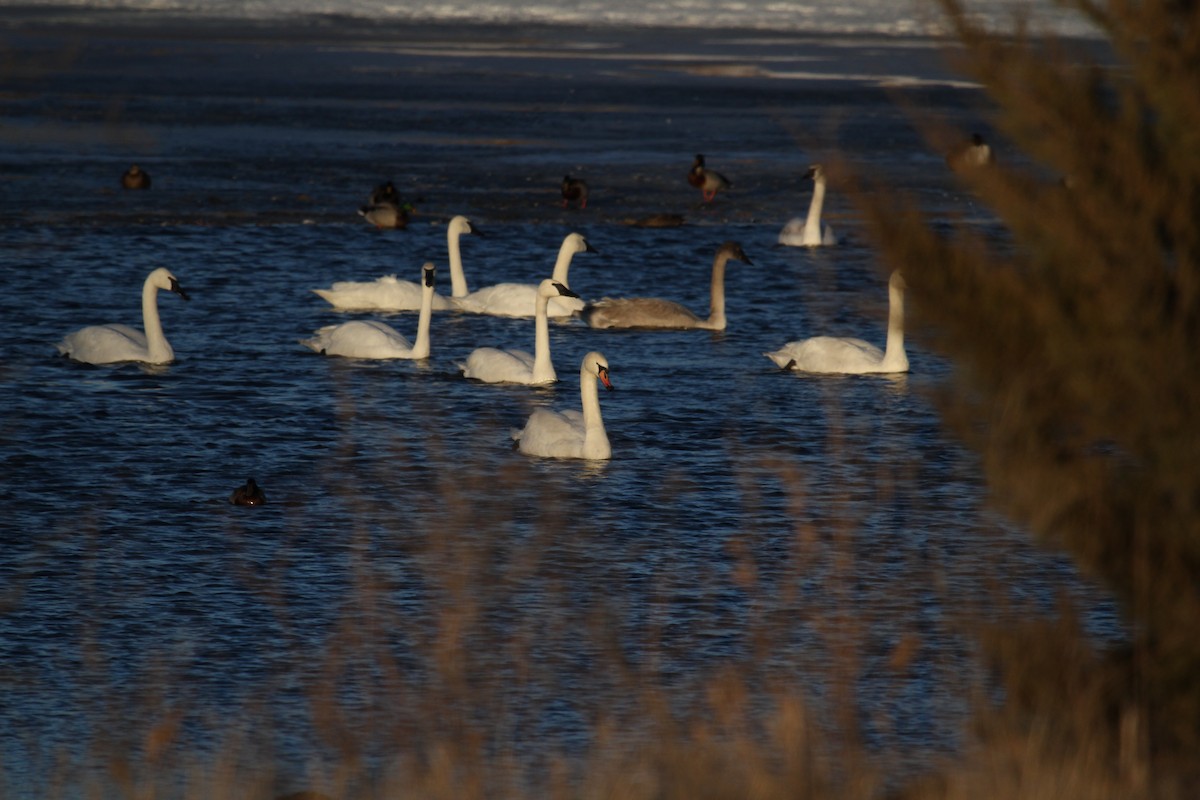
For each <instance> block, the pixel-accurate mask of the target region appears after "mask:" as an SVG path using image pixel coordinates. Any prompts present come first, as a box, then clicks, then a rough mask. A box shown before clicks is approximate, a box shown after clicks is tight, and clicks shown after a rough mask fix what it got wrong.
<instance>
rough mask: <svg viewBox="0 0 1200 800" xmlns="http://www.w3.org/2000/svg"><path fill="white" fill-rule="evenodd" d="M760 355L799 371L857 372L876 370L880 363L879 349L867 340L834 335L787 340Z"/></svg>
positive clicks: (881, 358) (881, 360) (782, 366)
mask: <svg viewBox="0 0 1200 800" xmlns="http://www.w3.org/2000/svg"><path fill="white" fill-rule="evenodd" d="M764 355H766V357H767V358H769V359H771V360H772V361H774V362H775V363H776V364H777V365H778V366H779V367H781V368H783V369H794V370H798V371H801V372H825V373H842V374H850V375H857V374H862V373H866V372H878V371H879V370H880V365H881V364H882V363H883V351H882V350H880V349H879V348H878V347H876V346H875V345H873V344H871V343H870V342H865V341H863V340H862V339H852V338H840V337H836V336H816V337H813V338H812V339H805V340H804V341H801V342H788V343H787V344H786V345H784V346H783V347H781V348H780V349H779V350H776V351H774V352H772V353H765V354H764Z"/></svg>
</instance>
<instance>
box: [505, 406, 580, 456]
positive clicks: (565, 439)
mask: <svg viewBox="0 0 1200 800" xmlns="http://www.w3.org/2000/svg"><path fill="white" fill-rule="evenodd" d="M514 438H515V439H516V440H517V449H518V450H520V451H521V452H522V453H526V454H528V455H532V456H543V457H547V458H579V457H580V456H581V455H582V454H583V441H584V427H583V415H582V414H581V413H580V412H579V411H576V410H574V409H571V410H568V411H549V410H547V409H544V408H539V409H538V410H536V411H534V412H533V414H531V415H530V417H529V419H528V420H527V421H526V422H525V428H524V429H523V430H521V431H520V432H518V433H516V434H514Z"/></svg>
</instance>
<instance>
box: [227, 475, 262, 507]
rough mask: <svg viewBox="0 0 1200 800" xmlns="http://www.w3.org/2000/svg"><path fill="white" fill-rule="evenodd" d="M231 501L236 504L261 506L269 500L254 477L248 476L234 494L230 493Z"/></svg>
mask: <svg viewBox="0 0 1200 800" xmlns="http://www.w3.org/2000/svg"><path fill="white" fill-rule="evenodd" d="M229 502H230V503H233V504H234V505H235V506H261V505H263V504H264V503H266V502H267V495H266V494H265V493H264V492H263V490H262V488H261V487H259V485H258V484H257V483H256V482H255V480H254V478H248V479H247V480H246V483H245V484H244V485H242V486H239V487H237V488H236V489H234V490H233V494H231V495H229Z"/></svg>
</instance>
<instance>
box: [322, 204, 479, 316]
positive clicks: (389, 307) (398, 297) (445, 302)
mask: <svg viewBox="0 0 1200 800" xmlns="http://www.w3.org/2000/svg"><path fill="white" fill-rule="evenodd" d="M464 233H470V234H479V231H478V230H477V229H476V228H475V226H474V225H472V224H471V221H470V220H468V219H467V218H466V217H463V216H458V217H455V218H454V219H452V220H450V224H449V225H447V226H446V247H447V249H448V250H449V253H450V284H451V293H452V296H462V295H465V294H467V281H466V278H465V277H463V266H462V252H461V251H460V249H459V242H458V240H459V238H460V237H461V236H462V235H463V234H464ZM313 292H314V293H315V294H317V295H320V296H321V297H323V298H325V300H326V301H328V302H329V303H330V304H332V305H333V307H334V308H338V309H342V310H350V311H414V310H416V309H418V308H420V307H421V296H422V290H421V286H420V284H418V283H414V282H412V281H401V280H397V279H396V276H395V275H384V276H383V277H382V278H378V279H376V280H373V281H338V282H337V283H335V284H333V286H331V287H329V288H328V289H313ZM457 307H458V306H457V305H456V304H455V302H454V301H453V300H451V299H450V298H449V297H443V296H441V295H436V294H435V295H434V296H433V310H434V311H450V310H453V309H455V308H457Z"/></svg>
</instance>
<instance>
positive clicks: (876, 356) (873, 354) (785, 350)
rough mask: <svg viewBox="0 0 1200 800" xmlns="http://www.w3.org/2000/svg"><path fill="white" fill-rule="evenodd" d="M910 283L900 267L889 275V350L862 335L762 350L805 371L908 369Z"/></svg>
mask: <svg viewBox="0 0 1200 800" xmlns="http://www.w3.org/2000/svg"><path fill="white" fill-rule="evenodd" d="M906 288H907V284H905V282H904V276H902V275H901V274H900V271H899V270H897V271H895V272H893V273H892V275H891V277H890V278H889V279H888V305H889V311H888V333H887V350H880V349H879V348H878V347H876V346H875V345H873V344H870V343H869V342H864V341H863V340H862V339H851V338H839V337H836V336H816V337H813V338H812V339H805V340H804V341H802V342H788V343H787V344H785V345H784V346H783V347H781V348H780V349H779V350H776V351H775V352H773V353H763V355H765V356H766V357H767V358H769V359H771V360H772V361H774V362H775V363H776V364H777V365H778V366H779V367H781V368H782V369H794V370H800V371H802V372H836V373H843V374H847V375H862V374H865V373H870V372H908V356H907V355H906V354H905V352H904V290H905V289H906Z"/></svg>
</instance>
